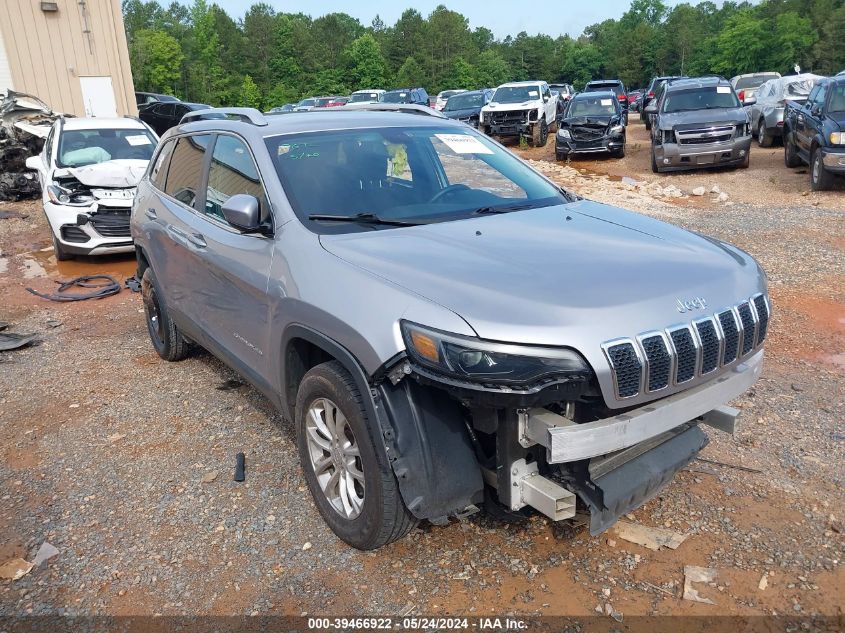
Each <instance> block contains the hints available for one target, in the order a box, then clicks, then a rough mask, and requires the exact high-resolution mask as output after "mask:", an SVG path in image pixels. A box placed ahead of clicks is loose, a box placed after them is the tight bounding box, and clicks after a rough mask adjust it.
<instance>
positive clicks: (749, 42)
mask: <svg viewBox="0 0 845 633" xmlns="http://www.w3.org/2000/svg"><path fill="white" fill-rule="evenodd" d="M769 34H770V32H769V29H768V28H767V27H766V24H765V22H764V21H763V20H760V19H758V18H757V17H756V16H755V15H754V12H753V11H752V10H751V9H744V10H742V11H740V12H738V13H736V14H734V15H732V16H731V17H730V18H728V20H727V23H726V25H725V28H724V29H722V31H721V32H720V33H719V35H718V36H717V37H716V52H715V55H714V57H713V60H712V64H713V70H715V71H716V72H720V73H724V74H725V75H727V76H730V75H735V74H740V73H750V72H756V71H758V70H761V69H762V68H765V66H766V61H767V57H768V52H769V50H770V47H771V38H770V37H769Z"/></svg>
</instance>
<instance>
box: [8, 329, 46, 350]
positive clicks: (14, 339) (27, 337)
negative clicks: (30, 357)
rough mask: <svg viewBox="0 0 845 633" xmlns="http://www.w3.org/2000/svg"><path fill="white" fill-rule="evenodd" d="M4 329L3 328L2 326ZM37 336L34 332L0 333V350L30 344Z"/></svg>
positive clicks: (18, 347)
mask: <svg viewBox="0 0 845 633" xmlns="http://www.w3.org/2000/svg"><path fill="white" fill-rule="evenodd" d="M3 329H5V328H3ZM37 340H38V337H37V336H36V335H35V334H13V333H12V332H2V333H0V352H9V351H11V350H13V349H20V348H21V347H26V346H27V345H32V343H34V342H35V341H37Z"/></svg>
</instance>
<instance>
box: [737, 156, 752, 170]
mask: <svg viewBox="0 0 845 633" xmlns="http://www.w3.org/2000/svg"><path fill="white" fill-rule="evenodd" d="M750 165H751V152H748V153H747V154H746V155H745V160H744V161H742V162H741V163H740V164H739V165H737V166H736V167H737V169H748V167H749V166H750Z"/></svg>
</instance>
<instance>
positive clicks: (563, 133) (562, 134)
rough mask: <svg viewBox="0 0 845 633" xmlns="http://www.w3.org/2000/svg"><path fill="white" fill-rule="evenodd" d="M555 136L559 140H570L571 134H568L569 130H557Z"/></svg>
mask: <svg viewBox="0 0 845 633" xmlns="http://www.w3.org/2000/svg"><path fill="white" fill-rule="evenodd" d="M557 135H558V136H559V137H560V138H572V134H570V132H569V130H558V132H557Z"/></svg>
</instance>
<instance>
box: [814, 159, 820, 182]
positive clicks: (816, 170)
mask: <svg viewBox="0 0 845 633" xmlns="http://www.w3.org/2000/svg"><path fill="white" fill-rule="evenodd" d="M820 162H821V161H820V160H819V159H818V157H816V158H814V159H813V182H816V183H817V182H818V181H819V167H820V165H819V163H820Z"/></svg>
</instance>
